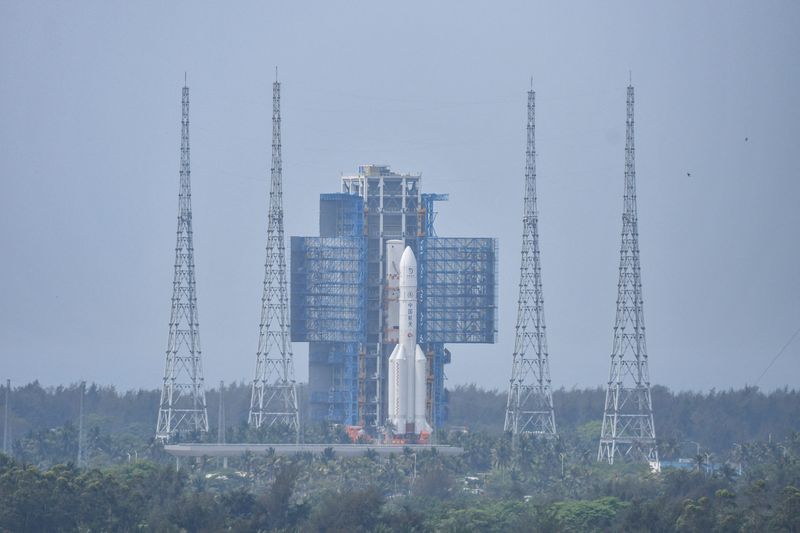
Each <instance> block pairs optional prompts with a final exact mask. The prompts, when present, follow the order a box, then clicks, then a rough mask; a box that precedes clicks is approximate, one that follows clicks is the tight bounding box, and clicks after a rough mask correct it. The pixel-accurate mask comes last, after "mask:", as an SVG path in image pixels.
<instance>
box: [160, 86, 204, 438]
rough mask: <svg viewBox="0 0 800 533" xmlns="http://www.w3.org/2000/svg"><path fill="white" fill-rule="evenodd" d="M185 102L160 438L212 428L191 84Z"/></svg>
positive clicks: (185, 92) (185, 93) (182, 119)
mask: <svg viewBox="0 0 800 533" xmlns="http://www.w3.org/2000/svg"><path fill="white" fill-rule="evenodd" d="M181 108H182V118H181V168H180V190H179V193H178V231H177V243H176V245H175V272H174V280H173V282H172V312H171V315H170V320H169V340H168V341H167V360H166V369H165V371H164V382H163V386H162V388H161V402H160V404H159V409H158V423H157V426H156V438H157V439H158V440H160V441H168V440H169V438H170V437H171V436H173V435H175V434H177V433H185V432H207V431H208V412H207V410H206V396H205V390H204V386H203V365H202V359H201V351H200V326H199V320H198V316H197V294H196V290H195V275H194V244H193V242H192V192H191V171H190V165H189V87H187V86H186V85H185V84H184V87H183V97H182V104H181Z"/></svg>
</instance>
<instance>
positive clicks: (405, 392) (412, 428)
mask: <svg viewBox="0 0 800 533" xmlns="http://www.w3.org/2000/svg"><path fill="white" fill-rule="evenodd" d="M400 244H401V241H389V243H387V263H389V265H388V266H389V274H390V276H389V280H390V283H389V285H388V290H389V292H390V293H391V294H392V295H393V296H394V295H396V301H397V310H398V313H397V315H396V316H397V321H398V322H399V324H398V326H399V328H398V335H397V345H396V346H395V347H394V350H393V351H392V355H391V356H390V357H389V376H388V381H389V384H388V385H389V391H388V392H389V394H388V400H389V406H388V407H389V409H388V411H389V413H388V414H389V421H390V422H391V423H392V425H394V427H395V431H397V432H398V433H416V434H420V433H423V432H427V433H430V431H431V427H430V425H428V421H427V419H426V416H425V411H426V409H425V400H426V392H427V390H426V389H427V387H426V375H427V366H428V362H427V359H426V358H425V354H424V353H423V351H422V349H421V348H420V347H419V345H418V344H417V259H416V257H414V252H413V250H411V248H410V247H408V246H406V248H405V250H404V251H403V255H402V256H401V257H400V262H399V265H398V264H396V263H395V264H394V265H392V264H391V263H394V261H393V259H394V260H396V255H395V257H392V255H394V254H396V253H397V252H398V251H399V248H400V246H398V245H400ZM393 268H394V269H396V272H395V274H396V276H394V277H393V276H391V274H392V269H393ZM392 278H394V279H392ZM392 281H394V283H396V284H397V285H396V288H395V287H393V286H392V285H393V283H391V282H392ZM394 291H396V293H395V292H394ZM389 305H394V298H391V301H390V304H389ZM389 316H390V317H393V316H395V314H394V313H393V312H390V313H389Z"/></svg>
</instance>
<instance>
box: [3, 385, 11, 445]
mask: <svg viewBox="0 0 800 533" xmlns="http://www.w3.org/2000/svg"><path fill="white" fill-rule="evenodd" d="M10 400H11V380H10V379H7V380H6V403H5V411H4V414H3V453H4V454H6V455H11V433H10V431H11V428H10V427H9V425H8V403H9V401H10Z"/></svg>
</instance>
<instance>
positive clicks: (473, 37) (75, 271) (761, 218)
mask: <svg viewBox="0 0 800 533" xmlns="http://www.w3.org/2000/svg"><path fill="white" fill-rule="evenodd" d="M508 5H509V6H512V7H513V8H512V9H505V10H502V11H501V10H493V9H492V8H490V7H488V6H487V7H477V6H465V5H462V4H456V3H441V4H434V5H428V4H427V3H424V2H409V3H405V4H404V5H402V6H391V7H389V6H382V5H373V4H366V3H365V4H363V5H359V6H358V7H352V6H351V7H348V8H342V7H339V6H334V5H330V4H326V3H321V2H320V3H304V4H302V5H300V4H291V5H283V4H274V5H265V4H262V3H256V2H252V3H241V4H234V5H224V6H223V5H220V6H212V5H211V4H203V5H201V6H197V5H196V4H194V3H188V2H176V3H170V4H169V5H163V4H161V3H157V2H152V3H145V2H143V3H137V4H136V5H133V4H127V3H122V2H109V3H106V2H94V3H92V2H90V3H84V4H81V5H80V6H75V5H73V4H71V3H67V2H63V3H62V2H35V1H33V2H24V3H12V2H3V3H0V64H2V65H3V68H2V69H0V176H1V177H2V186H3V194H2V195H0V247H2V249H3V250H4V251H5V258H6V260H5V261H3V262H2V263H1V264H0V294H2V304H0V379H3V380H4V379H6V378H10V379H12V381H13V382H14V383H15V384H16V385H19V384H21V383H25V382H29V381H32V380H34V379H38V380H39V381H40V382H41V383H43V384H45V385H56V384H67V383H70V382H76V381H78V380H81V379H86V380H88V381H95V382H97V383H101V384H113V385H115V386H117V387H118V388H120V389H128V388H140V387H142V388H158V387H160V385H161V381H162V376H163V371H164V351H165V348H166V340H167V326H168V321H169V310H170V309H169V304H170V296H171V288H172V265H173V261H174V257H173V255H174V245H175V242H174V239H175V219H176V215H177V192H178V161H179V144H180V88H181V86H182V85H183V80H184V72H187V73H188V85H189V87H190V89H191V143H192V189H193V208H194V211H193V222H194V245H195V254H196V265H197V288H198V308H199V322H200V336H201V339H202V344H203V365H204V375H205V381H206V386H207V387H209V388H211V387H216V385H217V383H218V382H219V381H220V380H225V381H226V382H230V381H233V380H237V381H239V380H244V381H250V380H251V379H252V376H253V371H254V365H255V352H256V346H257V340H258V323H259V311H260V303H261V302H260V299H261V288H262V285H261V283H262V280H263V263H264V245H265V239H266V215H267V198H268V194H269V166H270V142H271V124H270V117H271V105H272V100H271V99H272V92H271V91H272V87H271V83H272V81H273V79H274V76H275V70H274V69H275V65H278V67H279V78H280V81H281V82H282V118H283V162H284V202H285V208H286V211H285V213H286V215H285V216H286V219H285V223H286V233H287V237H288V236H293V235H316V234H317V224H318V220H317V216H318V199H319V194H320V193H325V192H336V191H338V190H339V175H340V174H342V173H344V174H350V173H355V171H356V168H357V166H358V165H359V164H362V163H372V162H374V163H382V164H388V165H390V166H391V167H392V168H393V169H394V170H396V171H399V172H421V173H422V175H423V179H422V190H423V192H441V193H449V194H450V201H449V202H446V203H439V204H437V206H438V210H439V216H438V218H437V230H438V232H439V233H440V234H441V235H446V236H462V235H475V236H485V237H497V238H499V241H500V261H499V265H500V286H499V289H500V300H499V306H500V313H499V314H500V320H499V342H498V343H497V344H495V345H472V346H467V345H452V346H449V348H450V350H451V351H452V353H453V362H452V364H450V365H448V366H447V367H446V372H447V375H448V382H447V384H448V386H453V385H455V384H460V383H471V382H474V383H477V384H479V385H480V386H483V387H486V388H499V389H501V390H502V389H504V388H506V387H507V383H508V379H509V376H510V372H511V354H512V351H513V342H514V324H515V320H516V300H517V284H518V281H519V274H518V271H519V250H520V244H521V229H522V224H521V216H522V192H523V174H524V162H525V153H524V150H525V119H526V91H527V90H528V88H529V86H530V77H531V75H533V77H534V88H535V90H536V92H537V108H536V111H537V123H536V133H537V138H536V142H537V170H538V173H537V174H538V193H539V211H540V221H539V224H540V226H539V229H540V242H541V250H542V270H543V284H544V294H545V311H546V315H547V326H548V330H549V331H548V344H549V353H550V365H551V376H552V382H553V386H554V387H555V388H559V387H561V386H564V387H567V388H571V387H573V386H579V387H583V386H590V387H594V386H603V385H605V382H606V380H607V374H608V366H609V354H610V352H611V341H612V327H613V324H614V310H615V299H616V289H617V267H618V261H619V245H620V243H619V239H620V236H619V233H620V229H621V221H620V214H621V210H622V192H623V191H622V187H623V163H624V142H625V87H626V85H627V83H628V75H629V74H628V73H629V71H632V79H633V85H634V86H635V88H636V148H637V153H636V166H637V185H638V207H639V230H640V246H641V254H642V255H641V261H642V279H643V292H644V307H645V318H646V321H647V325H648V330H647V335H648V339H647V342H648V352H649V355H650V376H651V380H652V383H653V384H663V385H666V386H669V387H670V388H673V389H677V390H687V389H693V390H708V389H711V388H717V389H727V388H729V387H734V388H739V387H742V386H744V385H753V384H757V385H759V386H760V387H762V388H764V389H767V390H771V389H774V388H777V387H784V386H788V387H790V388H797V387H798V386H799V385H800V381H799V380H798V376H800V340H798V339H795V341H794V342H793V343H791V344H790V345H789V346H788V347H787V348H786V350H785V352H784V353H783V354H782V355H781V356H780V358H778V359H777V361H776V362H775V363H774V365H772V366H771V367H770V368H769V369H768V370H767V371H766V372H764V371H765V369H767V368H768V365H769V364H770V362H771V361H772V360H773V358H774V357H775V356H776V354H777V353H778V351H779V350H780V349H781V347H782V346H783V345H784V344H785V343H786V341H787V340H789V338H790V336H791V335H792V334H793V332H795V331H797V329H798V327H800V305H799V304H800V276H798V273H799V272H800V250H799V248H798V241H799V240H800V239H798V229H799V228H800V209H798V205H800V202H798V200H800V180H798V179H797V177H798V176H800V161H798V159H797V157H795V155H796V152H797V149H798V147H799V146H798V143H799V142H800V104H799V103H798V100H797V99H796V94H797V87H798V81H800V62H798V61H797V59H796V58H797V56H798V53H800V34H798V32H797V31H796V29H797V28H798V27H800V6H798V4H796V3H792V2H775V3H771V4H769V5H761V4H753V3H750V2H729V3H725V4H724V9H721V8H720V7H719V5H720V4H715V3H696V2H674V3H669V4H665V5H645V4H632V3H623V2H612V3H608V4H603V5H599V4H596V3H591V2H578V3H573V4H571V6H572V9H563V6H560V5H559V6H558V9H557V8H556V6H555V5H550V4H547V3H543V4H540V5H530V3H527V2H510V3H509V4H508ZM144 6H146V7H144ZM294 352H295V365H296V368H295V373H296V375H297V378H298V381H306V380H307V372H308V359H307V345H306V344H302V343H296V344H294ZM762 373H764V375H763V377H762V378H761V379H760V380H758V378H759V376H760V375H761V374H762Z"/></svg>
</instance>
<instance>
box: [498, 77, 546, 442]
mask: <svg viewBox="0 0 800 533" xmlns="http://www.w3.org/2000/svg"><path fill="white" fill-rule="evenodd" d="M532 83H533V78H531V84H532ZM535 119H536V93H535V92H534V90H533V87H531V90H530V91H528V128H527V133H528V142H527V149H526V151H525V207H524V214H523V217H522V262H521V266H520V282H519V300H518V307H517V326H516V340H515V342H514V356H513V362H512V368H511V382H510V385H509V389H508V404H507V407H506V419H505V426H504V427H505V431H509V432H511V434H512V435H513V436H514V439H515V442H516V437H517V436H518V435H519V434H521V433H533V434H539V435H545V436H555V435H556V422H555V416H554V413H553V393H552V390H551V387H550V362H549V356H548V354H547V334H546V333H547V330H546V327H545V321H544V296H543V294H542V273H541V265H540V263H539V214H538V211H537V208H536V120H535Z"/></svg>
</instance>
